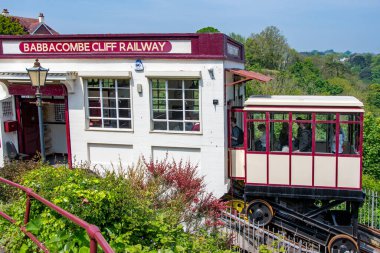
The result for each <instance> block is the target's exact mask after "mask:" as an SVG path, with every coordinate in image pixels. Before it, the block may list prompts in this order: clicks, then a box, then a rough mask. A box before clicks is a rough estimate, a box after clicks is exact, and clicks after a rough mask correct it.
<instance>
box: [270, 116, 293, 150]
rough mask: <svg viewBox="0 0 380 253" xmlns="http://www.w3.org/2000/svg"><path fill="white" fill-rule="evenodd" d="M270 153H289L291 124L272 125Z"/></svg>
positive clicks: (276, 123)
mask: <svg viewBox="0 0 380 253" xmlns="http://www.w3.org/2000/svg"><path fill="white" fill-rule="evenodd" d="M269 132H270V136H269V141H270V151H281V152H289V123H288V122H271V123H270V131H269Z"/></svg>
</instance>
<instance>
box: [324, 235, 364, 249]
mask: <svg viewBox="0 0 380 253" xmlns="http://www.w3.org/2000/svg"><path fill="white" fill-rule="evenodd" d="M327 247H328V250H329V253H344V252H350V253H351V252H359V247H358V244H357V243H356V241H355V240H354V239H352V237H350V236H348V235H336V236H334V237H333V238H331V240H330V241H329V244H328V246H327Z"/></svg>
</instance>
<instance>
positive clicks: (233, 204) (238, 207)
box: [226, 199, 245, 214]
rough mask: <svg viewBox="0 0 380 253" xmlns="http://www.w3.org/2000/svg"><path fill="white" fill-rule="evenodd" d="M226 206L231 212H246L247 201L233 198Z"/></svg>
mask: <svg viewBox="0 0 380 253" xmlns="http://www.w3.org/2000/svg"><path fill="white" fill-rule="evenodd" d="M226 206H227V207H228V208H229V209H230V210H231V212H236V213H239V214H243V213H244V209H245V203H244V201H243V200H241V199H231V200H229V201H227V204H226Z"/></svg>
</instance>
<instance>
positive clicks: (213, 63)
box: [0, 59, 243, 196]
mask: <svg viewBox="0 0 380 253" xmlns="http://www.w3.org/2000/svg"><path fill="white" fill-rule="evenodd" d="M32 62H33V61H32V60H6V61H5V60H0V69H4V70H7V71H19V72H25V66H29V65H31V64H32ZM134 63H135V61H134V60H130V59H109V60H107V59H102V60H100V59H93V60H92V59H89V60H86V59H65V60H63V59H44V60H43V62H42V65H43V66H44V67H48V68H49V69H50V71H51V72H66V71H77V72H81V71H95V72H102V73H105V72H107V71H109V70H112V71H124V72H125V71H130V72H131V73H132V78H131V91H132V92H131V94H132V113H133V115H132V117H133V122H132V124H133V130H131V131H122V130H88V129H86V118H85V117H86V111H85V93H84V92H85V91H84V87H83V79H82V78H80V77H79V78H78V79H77V80H76V83H75V87H74V88H75V93H74V94H69V114H70V135H71V150H72V155H73V160H74V162H77V163H79V162H85V161H88V160H90V159H91V160H93V161H94V162H98V163H101V164H103V165H104V164H106V163H107V162H108V161H109V160H110V158H111V159H115V158H116V157H120V160H121V162H123V163H125V164H128V165H130V164H131V163H132V162H134V163H136V162H137V161H138V159H139V158H140V156H141V155H143V156H145V157H146V158H150V157H151V156H152V155H154V158H155V159H156V158H159V156H162V158H163V156H164V155H163V154H164V153H165V152H158V151H157V147H170V148H169V156H170V152H171V151H172V152H173V153H175V154H174V156H175V157H178V152H180V151H181V150H183V151H184V153H186V154H191V156H190V157H192V159H193V158H194V157H199V160H200V161H199V165H200V166H199V173H200V175H204V176H205V181H206V184H207V189H208V190H209V191H213V192H214V193H215V194H216V195H217V196H221V195H222V194H224V193H225V192H226V191H227V183H228V178H227V128H226V119H227V114H226V107H225V105H224V68H225V67H228V68H231V67H235V68H242V67H243V65H242V64H236V63H233V62H223V61H221V60H167V59H165V60H164V59H157V60H154V59H150V60H148V59H147V60H143V64H144V68H145V70H144V71H143V72H136V71H134ZM210 68H213V69H214V75H215V79H211V78H210V75H209V72H208V69H210ZM151 71H200V72H201V79H200V80H201V81H200V86H201V88H200V89H201V98H200V100H201V110H202V111H201V128H202V132H201V133H194V134H187V133H157V132H151V129H150V126H151V121H150V120H151V117H150V92H149V90H150V89H149V82H148V79H147V78H146V76H145V72H151ZM110 77H112V76H110ZM137 84H142V87H143V93H142V95H141V94H139V93H138V92H137V90H136V86H137ZM214 99H218V100H219V104H218V105H216V106H214V105H213V100H214ZM155 150H156V151H155ZM189 150H190V151H191V152H188V151H189ZM174 151H175V152H174ZM194 159H195V158H194ZM116 162H118V161H116Z"/></svg>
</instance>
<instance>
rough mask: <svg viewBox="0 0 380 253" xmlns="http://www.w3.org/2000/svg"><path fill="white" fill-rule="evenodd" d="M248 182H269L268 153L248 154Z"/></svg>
mask: <svg viewBox="0 0 380 253" xmlns="http://www.w3.org/2000/svg"><path fill="white" fill-rule="evenodd" d="M247 183H254V184H266V183H267V155H266V154H247Z"/></svg>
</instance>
